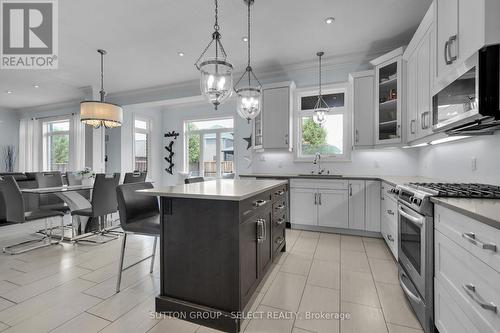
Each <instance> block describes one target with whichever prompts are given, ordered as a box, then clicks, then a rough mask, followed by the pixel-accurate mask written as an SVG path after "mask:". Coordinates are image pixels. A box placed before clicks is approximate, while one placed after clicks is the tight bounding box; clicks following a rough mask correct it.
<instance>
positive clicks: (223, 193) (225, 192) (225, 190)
mask: <svg viewBox="0 0 500 333" xmlns="http://www.w3.org/2000/svg"><path fill="white" fill-rule="evenodd" d="M284 184H287V181H283V180H272V179H258V180H250V179H217V180H209V181H205V182H201V183H193V184H185V185H177V186H166V187H158V188H152V189H147V190H139V191H137V192H139V193H143V194H145V195H151V196H160V197H171V198H193V199H210V200H229V201H240V200H245V199H247V198H250V197H252V196H254V195H256V194H259V193H262V192H265V191H267V190H270V189H272V188H273V187H276V186H279V185H284Z"/></svg>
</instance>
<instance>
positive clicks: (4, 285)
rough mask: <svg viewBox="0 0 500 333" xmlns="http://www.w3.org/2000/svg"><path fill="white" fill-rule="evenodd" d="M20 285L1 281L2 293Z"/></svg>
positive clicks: (0, 291)
mask: <svg viewBox="0 0 500 333" xmlns="http://www.w3.org/2000/svg"><path fill="white" fill-rule="evenodd" d="M18 287H19V286H18V285H16V284H14V283H12V282H9V281H0V295H3V294H5V293H8V292H9V291H11V290H14V289H17V288H18Z"/></svg>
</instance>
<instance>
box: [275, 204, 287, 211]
mask: <svg viewBox="0 0 500 333" xmlns="http://www.w3.org/2000/svg"><path fill="white" fill-rule="evenodd" d="M283 208H285V205H279V206H276V207H275V208H274V209H275V210H282V209H283Z"/></svg>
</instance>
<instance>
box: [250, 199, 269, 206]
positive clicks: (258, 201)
mask: <svg viewBox="0 0 500 333" xmlns="http://www.w3.org/2000/svg"><path fill="white" fill-rule="evenodd" d="M266 203H267V200H262V199H261V200H257V201H254V202H253V206H254V207H261V206H264V205H265V204H266Z"/></svg>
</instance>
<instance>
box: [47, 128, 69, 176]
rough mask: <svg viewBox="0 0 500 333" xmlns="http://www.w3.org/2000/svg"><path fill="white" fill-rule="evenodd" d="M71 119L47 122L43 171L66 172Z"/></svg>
mask: <svg viewBox="0 0 500 333" xmlns="http://www.w3.org/2000/svg"><path fill="white" fill-rule="evenodd" d="M69 128H70V121H69V119H59V120H51V121H45V122H43V123H42V129H43V154H42V156H43V170H44V171H61V172H66V171H67V170H68V164H69V158H70V156H69V153H70V152H69V145H70V143H69V140H70V139H69V137H70V135H69Z"/></svg>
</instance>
